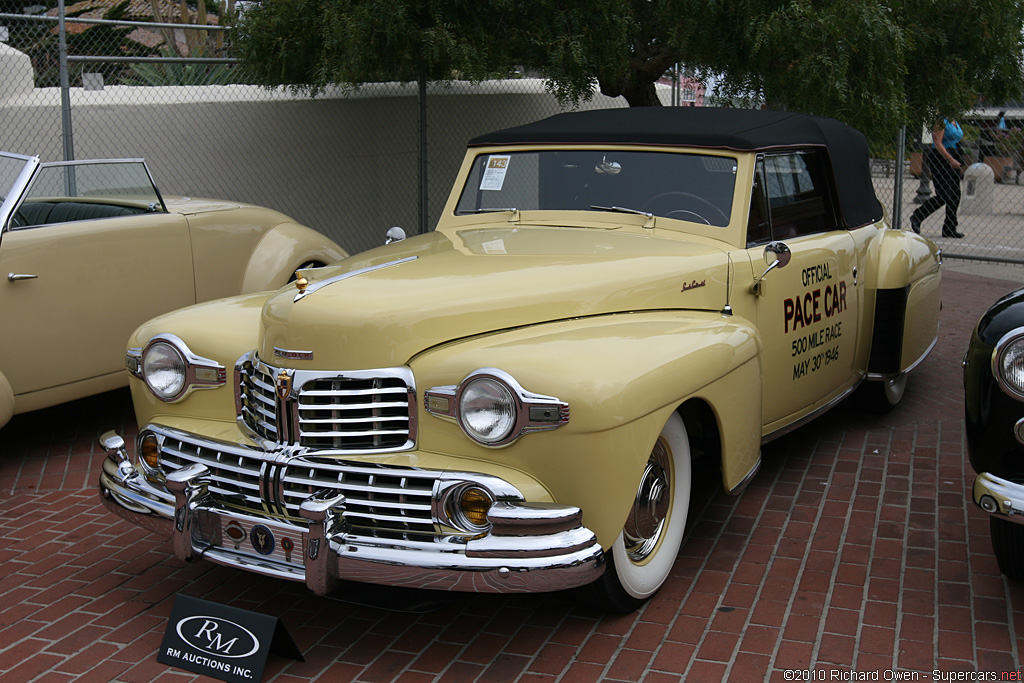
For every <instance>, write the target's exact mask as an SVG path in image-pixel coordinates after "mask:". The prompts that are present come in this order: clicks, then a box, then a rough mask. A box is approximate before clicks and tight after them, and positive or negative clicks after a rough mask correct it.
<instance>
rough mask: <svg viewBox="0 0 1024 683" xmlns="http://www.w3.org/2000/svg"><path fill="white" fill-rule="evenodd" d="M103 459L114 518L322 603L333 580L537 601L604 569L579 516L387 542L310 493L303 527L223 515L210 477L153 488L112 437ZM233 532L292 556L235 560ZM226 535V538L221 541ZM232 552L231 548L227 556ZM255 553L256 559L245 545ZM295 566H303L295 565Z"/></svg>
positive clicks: (527, 515)
mask: <svg viewBox="0 0 1024 683" xmlns="http://www.w3.org/2000/svg"><path fill="white" fill-rule="evenodd" d="M100 443H101V445H102V446H103V448H104V450H106V452H107V458H106V459H105V460H104V462H103V469H102V472H101V474H100V482H99V489H100V498H101V500H102V502H103V504H104V506H105V507H106V508H107V509H108V510H109V511H110V512H112V513H114V514H116V515H118V516H120V517H122V518H124V519H126V520H128V521H130V522H132V523H134V524H136V525H139V526H141V527H143V528H145V529H147V530H149V531H152V532H154V533H157V534H159V535H161V536H164V537H166V538H169V539H170V540H171V541H172V545H173V547H174V554H175V556H177V557H178V558H180V559H182V560H186V561H192V560H196V559H200V558H202V559H207V560H210V561H212V562H216V563H218V564H223V565H226V566H229V567H234V568H237V569H243V570H246V571H250V572H254V573H257V574H261V575H264V576H273V577H277V578H282V579H288V580H291V581H302V582H304V583H305V584H306V586H307V587H308V588H309V589H310V590H311V591H313V592H314V593H316V594H317V595H326V594H328V593H331V592H332V591H333V590H335V589H336V588H337V587H338V582H339V581H341V580H351V581H359V582H365V583H377V584H384V585H392V586H403V587H414V588H430V589H437V590H453V591H471V592H488V593H516V592H545V591H555V590H563V589H567V588H573V587H576V586H581V585H584V584H587V583H590V582H592V581H594V580H595V579H597V578H598V577H600V576H601V574H602V573H603V572H604V569H605V563H604V553H603V551H602V549H601V546H600V544H599V543H598V542H597V537H596V536H595V535H594V533H593V532H592V531H590V530H589V529H587V528H586V527H584V526H583V525H582V517H583V513H582V511H581V510H580V509H579V508H577V507H572V506H567V505H557V504H553V503H526V502H522V501H511V502H510V501H498V502H496V503H494V504H492V505H491V507H490V510H489V511H488V514H487V519H488V522H489V523H490V530H489V531H488V532H487V533H485V534H482V535H480V536H477V537H474V538H471V539H470V540H468V541H465V542H461V541H460V542H454V541H453V538H454V537H443V536H442V537H439V538H438V539H437V541H436V542H423V541H407V542H403V541H401V540H389V539H383V538H374V537H369V536H362V535H358V534H355V533H353V530H352V526H351V524H349V522H348V521H347V520H346V517H345V505H346V500H345V496H344V495H342V494H339V493H338V492H336V491H329V490H324V491H318V492H316V493H314V494H313V495H311V496H309V497H308V498H307V499H305V500H303V501H302V503H301V506H300V514H301V516H302V517H303V518H304V519H305V520H307V521H308V525H307V526H306V527H305V528H304V527H301V526H299V525H296V524H289V523H286V522H283V521H279V520H276V519H274V518H270V517H262V516H254V515H251V514H247V513H245V512H242V511H240V510H238V509H236V508H232V507H230V505H229V503H228V502H227V501H220V500H218V499H217V498H216V497H215V496H213V495H212V494H211V493H210V480H209V470H208V469H207V467H206V466H204V465H202V464H193V465H189V466H187V467H182V468H181V469H178V470H175V471H174V472H171V473H170V474H168V475H167V476H166V489H165V488H164V487H161V486H159V485H154V484H153V483H152V482H151V481H150V480H149V479H147V478H146V476H145V475H144V473H143V472H142V471H140V469H139V468H137V467H136V466H135V465H133V464H132V462H131V460H130V458H129V457H128V454H127V451H126V449H125V447H124V441H123V439H121V437H119V436H118V435H116V434H114V433H113V432H108V433H106V434H104V435H103V436H102V437H101V438H100ZM232 525H235V526H237V527H238V528H239V529H242V528H245V527H248V528H249V529H252V530H253V531H255V530H256V529H257V528H260V532H261V533H263V531H264V530H265V532H266V534H267V536H268V537H270V538H274V537H276V538H277V539H279V540H280V542H281V544H282V545H285V546H286V547H289V548H294V549H295V551H296V552H295V558H294V560H292V557H291V553H290V552H289V553H288V554H287V555H286V561H282V560H280V559H279V558H277V557H260V556H258V555H254V554H252V553H247V552H240V551H239V539H240V538H245V536H241V535H240V534H241V532H238V534H239V535H237V537H236V536H232V535H231V533H232V529H231V527H232ZM225 535H227V536H229V537H230V538H225ZM232 544H233V545H234V547H233V548H232ZM253 545H254V547H256V550H257V551H258V552H260V553H263V550H262V549H260V548H259V547H258V546H257V543H256V542H255V541H253ZM300 557H301V562H299V558H300Z"/></svg>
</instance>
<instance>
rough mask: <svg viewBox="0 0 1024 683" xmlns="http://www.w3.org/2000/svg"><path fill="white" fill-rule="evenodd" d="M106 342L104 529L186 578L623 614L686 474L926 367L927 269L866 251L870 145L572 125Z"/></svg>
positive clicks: (657, 115) (870, 236)
mask: <svg viewBox="0 0 1024 683" xmlns="http://www.w3.org/2000/svg"><path fill="white" fill-rule="evenodd" d="M301 275H302V277H301V278H300V279H299V280H298V281H297V282H296V283H295V284H294V285H293V286H289V287H285V288H284V289H281V290H278V291H276V292H273V293H262V294H254V295H249V296H242V297H237V298H234V299H228V300H225V301H220V302H216V303H212V304H206V305H201V306H197V307H193V308H190V309H186V310H184V311H179V312H176V313H172V314H170V315H166V316H163V317H160V318H157V319H155V320H152V321H150V322H148V323H146V324H144V325H143V326H142V327H140V328H139V329H138V330H137V331H136V332H135V334H134V335H133V336H132V338H131V339H130V340H129V343H128V351H127V363H128V366H129V368H130V371H131V373H132V375H133V380H132V382H131V386H132V395H133V398H134V401H135V408H136V413H137V417H138V423H139V428H140V432H139V437H138V442H137V448H136V451H137V456H136V457H135V458H129V456H128V452H129V449H127V448H125V447H124V444H123V442H122V441H121V439H120V438H119V437H118V436H117V435H114V434H109V435H106V436H105V437H104V444H105V447H106V448H107V449H108V451H109V453H110V456H109V458H108V459H107V460H106V462H105V466H104V471H103V473H102V476H101V480H100V489H101V493H102V498H103V501H104V503H105V504H106V505H107V507H108V508H109V509H110V510H112V511H114V512H115V513H117V514H120V515H122V516H124V517H126V518H127V519H130V520H132V521H134V522H136V523H137V524H140V525H142V526H144V527H146V528H149V529H152V530H154V531H156V532H158V533H160V534H164V535H166V536H168V537H169V538H170V539H172V541H173V547H174V551H175V553H176V555H177V556H178V557H180V558H183V559H198V558H205V559H208V560H211V561H213V562H218V563H221V564H225V565H228V566H232V567H237V568H239V569H242V570H247V571H253V572H257V573H260V574H264V575H269V576H277V577H281V578H284V579H291V580H296V581H303V582H305V583H306V585H307V586H309V587H310V588H311V589H312V590H314V591H316V592H317V593H327V592H330V591H332V590H333V589H334V588H335V587H336V584H337V581H338V580H339V579H344V580H355V581H366V582H374V583H383V584H392V585H403V586H422V587H430V588H439V589H449V590H466V591H499V592H512V591H551V590H558V589H565V588H573V587H583V591H584V592H585V593H586V594H587V596H588V597H589V599H591V600H593V601H595V602H597V603H598V604H601V605H604V606H605V607H607V608H609V609H616V610H630V609H633V608H635V607H637V606H638V605H640V604H642V602H643V601H644V600H646V599H647V598H649V597H650V596H651V595H652V594H653V593H654V592H655V591H657V589H658V588H659V587H660V586H661V585H662V583H663V582H664V581H665V579H666V577H667V576H668V575H669V571H670V569H671V567H672V564H673V563H674V561H675V558H676V555H677V552H678V549H679V546H680V543H681V541H682V537H683V530H684V527H685V522H686V517H687V507H688V504H689V498H690V472H691V459H692V458H693V457H696V456H698V455H700V456H703V457H708V458H714V459H716V460H717V461H718V462H719V463H720V465H721V476H722V485H723V487H724V488H725V490H726V491H728V492H730V493H738V492H740V491H741V490H742V489H743V488H744V486H745V485H746V484H747V483H748V482H749V481H750V479H751V478H752V477H753V476H754V475H755V473H756V472H757V470H758V466H759V463H760V448H761V444H763V443H764V442H766V441H768V440H770V439H772V438H773V437H776V436H778V435H781V434H783V433H785V432H787V431H789V430H792V429H794V428H795V427H797V426H799V425H800V424H802V423H803V422H805V421H806V420H808V419H810V418H812V417H814V416H816V415H819V414H820V413H822V412H823V411H825V410H827V409H829V408H831V407H833V406H835V405H836V404H837V403H839V402H840V401H841V400H842V399H843V398H844V397H846V396H847V395H849V394H851V393H852V392H854V390H858V389H859V392H858V393H859V394H860V398H861V400H862V401H863V402H864V403H866V404H868V405H870V406H873V407H875V408H878V409H881V410H885V409H888V408H891V407H892V406H894V405H895V404H896V403H898V402H899V401H900V399H901V398H902V396H903V392H904V388H905V386H906V373H907V372H908V371H909V370H911V369H912V368H914V367H915V366H916V365H917V364H918V363H919V362H920V361H921V360H922V359H923V358H924V357H925V356H926V355H927V354H928V352H929V351H930V349H931V348H932V346H933V345H934V343H935V340H936V331H937V323H938V314H939V282H940V270H939V253H938V250H937V249H936V247H935V246H934V245H933V244H932V243H931V242H929V241H927V240H926V239H922V238H921V237H919V236H917V235H914V234H911V233H905V232H900V231H894V230H891V229H890V228H889V226H888V225H887V224H886V223H885V222H884V221H883V212H882V208H881V205H880V204H879V202H878V200H877V199H876V197H875V194H874V191H873V188H872V185H871V178H870V173H869V167H868V156H867V144H866V141H865V139H864V137H863V136H862V135H861V134H860V133H858V132H857V131H855V130H852V129H850V128H848V127H846V126H844V125H842V124H840V123H839V122H837V121H834V120H831V119H826V118H816V117H810V116H804V115H799V114H791V113H779V112H767V111H748V110H729V109H702V108H644V109H615V110H596V111H587V112H578V113H568V114H561V115H558V116H554V117H552V118H549V119H545V120H543V121H539V122H536V123H532V124H528V125H525V126H521V127H518V128H511V129H508V130H502V131H497V132H495V133H491V134H488V135H483V136H480V137H478V138H476V139H474V140H472V141H471V142H470V145H469V150H468V152H467V155H466V158H465V161H464V163H463V165H462V168H461V170H460V172H459V175H458V178H457V180H456V182H455V186H454V189H453V191H452V193H451V196H450V198H449V200H448V203H447V205H446V206H445V208H444V212H443V215H442V217H441V219H440V220H439V222H438V225H437V228H436V230H435V231H434V232H432V233H429V234H426V235H420V236H417V237H413V238H410V239H405V240H401V241H397V242H393V243H391V244H388V245H386V246H384V247H381V248H378V249H374V250H372V251H368V252H365V253H362V254H359V255H356V256H353V257H350V258H348V259H346V260H344V261H342V262H341V263H339V264H337V265H335V266H331V267H327V268H318V269H309V270H304V271H302V273H301Z"/></svg>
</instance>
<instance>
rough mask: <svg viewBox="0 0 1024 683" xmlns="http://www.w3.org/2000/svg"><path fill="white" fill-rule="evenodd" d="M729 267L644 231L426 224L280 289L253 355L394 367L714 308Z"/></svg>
mask: <svg viewBox="0 0 1024 683" xmlns="http://www.w3.org/2000/svg"><path fill="white" fill-rule="evenodd" d="M728 268H729V266H728V259H727V256H726V254H725V253H724V251H723V249H721V248H719V247H717V246H715V244H714V243H712V242H710V241H708V243H690V242H686V241H683V240H680V239H678V236H677V237H675V238H661V237H657V236H654V235H652V234H651V233H650V232H646V233H645V232H642V231H641V230H640V229H637V230H636V231H632V232H630V231H619V230H594V229H580V228H559V227H530V226H525V227H516V228H507V227H501V228H478V229H472V230H462V231H454V230H450V231H447V232H443V233H442V232H434V233H430V234H427V235H422V236H419V237H415V238H412V239H408V240H405V241H403V242H400V243H397V244H392V245H389V246H387V247H383V248H379V249H374V250H372V251H368V252H364V253H362V254H359V255H357V256H354V257H351V258H348V259H346V260H344V261H342V262H341V263H339V264H338V265H336V266H332V267H328V268H318V269H315V270H309V271H304V273H303V275H304V276H305V277H306V279H307V280H308V281H309V284H308V286H307V287H306V289H305V291H302V292H300V290H299V289H298V287H287V288H285V289H282V290H281V291H279V292H277V293H276V294H274V295H273V296H271V297H270V299H268V301H267V303H266V305H265V306H264V307H263V312H262V330H261V338H260V344H259V347H258V352H259V354H260V357H261V358H263V359H264V360H265V361H266V362H268V363H271V364H281V363H282V362H286V363H287V364H289V365H294V366H296V367H301V368H303V369H336V368H345V369H352V370H356V369H368V368H376V367H392V366H399V365H403V364H405V363H408V362H409V360H410V359H411V358H412V357H414V356H415V355H416V354H418V353H420V352H422V351H423V350H425V349H428V348H431V347H433V346H436V345H438V344H442V343H445V342H449V341H452V340H457V339H461V338H466V337H471V336H474V335H480V334H486V333H491V332H495V331H498V330H504V329H510V328H516V327H522V326H526V325H535V324H540V323H544V322H549V321H555V320H565V319H570V318H580V317H586V316H595V315H607V314H614V313H622V312H633V311H650V310H669V309H691V310H721V309H722V307H723V306H724V305H725V304H726V287H727V282H728V277H729V274H728ZM310 352H311V355H312V357H311V358H309V355H310ZM296 357H297V358H300V359H301V360H295V361H291V360H290V361H282V358H296Z"/></svg>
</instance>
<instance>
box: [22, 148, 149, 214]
mask: <svg viewBox="0 0 1024 683" xmlns="http://www.w3.org/2000/svg"><path fill="white" fill-rule="evenodd" d="M56 198H60V199H95V200H101V201H108V202H111V203H126V204H131V205H133V206H139V207H148V206H150V205H152V204H155V205H156V207H157V208H162V207H161V202H160V196H159V195H158V194H157V191H156V188H155V187H154V186H153V180H152V178H150V175H149V170H148V169H147V168H146V164H145V163H144V162H143V161H141V160H135V159H131V160H118V161H83V162H75V163H70V164H65V163H54V164H41V165H40V167H39V170H38V171H37V172H36V175H35V177H34V178H33V179H32V184H31V186H30V187H29V190H28V193H27V194H26V196H25V199H26V201H33V200H38V199H56Z"/></svg>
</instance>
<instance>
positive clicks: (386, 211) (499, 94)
mask: <svg viewBox="0 0 1024 683" xmlns="http://www.w3.org/2000/svg"><path fill="white" fill-rule="evenodd" d="M72 85H73V86H77V87H72V88H71V95H70V99H71V108H72V130H73V139H74V148H75V157H76V158H78V159H86V158H103V157H142V158H145V159H146V160H147V162H148V163H149V165H150V168H151V170H152V171H153V175H154V177H155V178H156V180H157V184H158V185H159V187H160V188H161V190H162V191H163V192H165V193H167V194H184V195H191V196H208V197H217V198H224V199H234V200H238V201H248V202H253V203H256V204H262V205H265V206H270V207H272V208H275V209H278V210H279V211H283V212H284V213H287V214H289V215H291V216H293V217H294V218H295V219H296V220H298V221H300V222H302V223H305V224H306V225H309V226H311V227H313V228H315V229H317V230H320V231H321V232H323V233H325V234H327V235H329V236H331V237H332V238H334V239H335V240H337V241H338V242H339V243H340V244H341V245H342V246H344V247H345V248H347V249H349V250H350V251H353V252H355V251H361V250H363V249H367V248H369V247H372V246H375V245H377V244H380V243H381V242H382V241H383V235H384V232H385V231H386V230H387V228H388V227H390V226H392V225H401V226H403V227H404V228H406V230H407V232H410V233H413V232H415V230H416V228H417V200H418V196H419V194H418V187H417V172H418V156H417V145H418V131H417V103H416V86H415V85H414V84H410V85H405V86H402V85H399V84H382V85H373V86H365V87H363V88H361V89H360V90H359V91H357V92H355V93H352V94H349V95H345V94H343V93H342V92H340V91H332V92H327V93H324V94H322V95H320V96H319V97H317V98H315V99H310V98H309V97H307V96H304V95H301V94H300V95H293V94H291V93H288V92H287V91H285V90H280V89H279V90H275V91H268V90H265V89H263V88H259V87H255V86H242V85H231V86H204V87H193V86H184V87H179V86H173V87H134V86H113V87H106V88H104V89H103V90H98V91H86V90H84V89H83V88H82V87H80V86H81V83H78V84H72ZM585 106H586V108H596V107H614V106H625V102H624V101H623V100H622V99H621V98H619V99H615V100H612V99H609V98H605V97H603V96H601V95H596V96H595V97H594V99H593V101H591V102H590V103H587V104H586V105H585ZM559 110H560V109H559V107H558V105H557V102H556V101H555V99H554V98H553V97H552V96H551V95H550V94H548V93H547V92H546V91H545V90H544V86H543V82H541V81H538V80H511V81H496V82H488V83H484V84H479V85H472V84H468V83H454V84H450V85H432V86H431V87H430V89H429V92H428V97H427V112H428V113H427V116H428V145H429V156H428V160H429V170H428V175H429V195H430V197H429V209H430V211H429V215H430V217H431V225H432V224H433V222H434V221H436V218H437V216H438V214H439V212H440V209H441V207H442V206H443V204H444V202H445V200H446V199H447V196H448V191H449V189H450V186H451V182H452V179H453V177H454V174H455V172H456V171H457V169H458V166H459V164H460V163H461V160H462V156H463V153H464V150H465V144H466V141H467V140H469V139H470V138H471V137H473V136H475V135H478V134H481V133H484V132H487V131H489V130H495V129H498V128H504V127H508V126H512V125H518V124H520V123H525V122H527V121H531V120H536V119H540V118H544V117H546V116H550V115H552V114H555V113H557V112H558V111H559ZM0 112H2V118H3V125H2V126H0V149H3V150H6V151H11V152H18V153H22V154H37V155H39V156H40V157H41V158H43V159H44V160H58V159H61V158H62V156H63V152H62V149H63V147H62V140H61V135H62V128H61V112H60V90H59V89H57V88H35V87H33V85H32V74H31V64H30V63H29V62H28V58H27V57H26V56H25V55H23V54H21V53H18V52H17V51H15V50H12V49H11V48H9V47H7V46H4V45H2V44H0Z"/></svg>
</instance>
